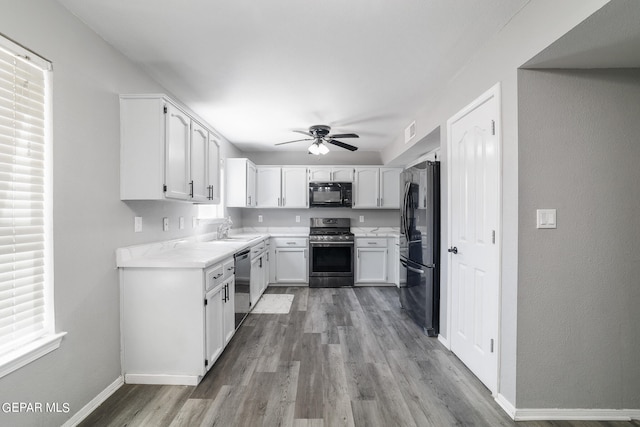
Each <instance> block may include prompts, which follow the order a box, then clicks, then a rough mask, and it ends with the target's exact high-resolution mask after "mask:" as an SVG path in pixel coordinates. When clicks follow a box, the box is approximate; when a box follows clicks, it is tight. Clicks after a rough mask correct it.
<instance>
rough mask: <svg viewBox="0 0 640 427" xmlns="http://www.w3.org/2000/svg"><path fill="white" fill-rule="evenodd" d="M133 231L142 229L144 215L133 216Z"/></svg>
mask: <svg viewBox="0 0 640 427" xmlns="http://www.w3.org/2000/svg"><path fill="white" fill-rule="evenodd" d="M133 231H134V232H135V233H140V232H141V231H142V217H141V216H136V217H134V218H133Z"/></svg>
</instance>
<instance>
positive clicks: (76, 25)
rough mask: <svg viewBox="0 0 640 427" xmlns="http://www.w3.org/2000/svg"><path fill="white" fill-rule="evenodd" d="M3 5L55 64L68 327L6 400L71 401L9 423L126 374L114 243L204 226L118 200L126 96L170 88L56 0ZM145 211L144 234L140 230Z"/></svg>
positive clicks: (183, 209) (189, 211) (60, 272)
mask: <svg viewBox="0 0 640 427" xmlns="http://www.w3.org/2000/svg"><path fill="white" fill-rule="evenodd" d="M0 10H1V11H2V13H0V31H2V33H3V34H4V35H6V36H7V37H9V38H11V39H13V40H15V41H17V42H19V43H20V44H22V45H24V46H26V47H27V48H29V49H31V50H33V51H35V52H37V53H38V54H40V55H42V56H44V57H46V58H48V59H49V60H51V61H52V62H53V69H54V71H53V144H54V149H53V162H54V190H53V191H54V195H53V203H54V206H53V215H54V245H55V249H54V251H55V252H54V261H55V264H54V271H55V314H56V327H57V330H58V331H66V332H68V334H67V336H65V337H64V339H63V340H62V345H61V347H60V348H59V349H57V350H56V351H54V352H52V353H50V354H48V355H46V356H45V357H43V358H40V359H38V360H37V361H35V362H33V363H31V364H29V365H27V366H25V367H23V368H21V369H19V370H17V371H15V372H13V373H11V374H9V375H8V376H5V377H3V378H1V379H0V402H59V403H60V404H62V403H68V404H69V405H70V413H68V414H58V415H56V414H44V413H36V414H15V415H10V414H5V413H4V412H1V411H0V425H3V426H5V425H11V426H23V425H24V426H34V425H60V424H62V423H64V421H65V420H66V419H68V418H69V417H71V416H72V415H73V414H74V413H75V412H77V411H78V410H80V409H81V408H82V407H83V406H84V405H85V404H87V403H88V402H89V401H90V400H91V399H93V398H94V397H96V396H97V395H98V394H99V393H100V392H102V391H103V390H104V389H105V388H106V387H107V386H108V385H109V384H111V383H113V382H114V381H115V380H116V379H117V378H118V376H119V375H120V331H119V322H120V319H119V290H118V272H117V270H116V269H115V254H114V251H115V249H116V248H118V247H121V246H127V245H132V244H137V243H142V242H150V241H160V240H166V239H170V238H176V237H182V236H187V235H192V234H195V233H199V232H201V231H205V228H202V229H198V230H193V229H192V228H191V217H192V216H193V215H195V214H196V208H195V207H193V206H192V205H188V204H177V203H166V202H130V203H124V202H121V201H120V200H119V177H118V174H119V105H118V94H119V93H144V92H154V93H157V92H163V89H162V87H160V86H159V85H157V84H156V83H154V82H153V81H152V80H151V79H150V78H149V77H148V76H147V75H146V74H144V73H143V72H141V71H140V70H139V69H137V68H136V67H134V66H133V65H131V63H130V62H129V61H128V60H127V59H125V58H124V57H123V56H122V55H121V54H120V53H118V52H116V51H115V50H113V49H112V48H111V47H110V46H108V45H107V44H106V43H105V42H104V41H103V40H102V39H101V38H100V37H98V36H97V35H96V34H95V33H93V32H91V31H89V30H88V29H87V28H86V27H85V26H84V25H83V24H81V23H80V22H79V21H78V20H77V19H76V18H75V17H73V16H72V15H70V14H69V13H68V12H67V11H66V10H64V9H63V8H62V7H60V6H59V5H58V3H57V2H55V1H50V0H29V1H14V0H0ZM222 151H223V153H234V150H233V149H232V147H229V146H227V145H226V144H223V146H222ZM236 154H237V153H236ZM136 215H142V216H143V232H142V233H137V234H134V233H133V217H134V216H136ZM163 216H168V217H170V221H171V226H172V230H171V231H169V232H166V233H165V232H162V231H161V224H162V221H161V218H162V217H163ZM179 216H184V217H185V219H186V221H185V222H186V228H185V230H178V229H177V218H178V217H179Z"/></svg>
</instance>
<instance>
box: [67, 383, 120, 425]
mask: <svg viewBox="0 0 640 427" xmlns="http://www.w3.org/2000/svg"><path fill="white" fill-rule="evenodd" d="M123 384H124V378H123V377H122V375H121V376H119V377H118V378H117V379H116V380H115V381H114V382H112V383H111V384H109V385H108V386H107V388H105V389H104V390H102V391H101V392H100V394H98V395H97V396H96V397H94V398H93V399H91V401H90V402H89V403H87V404H86V405H84V406H83V407H82V408H81V409H80V410H79V411H78V412H76V413H75V414H74V415H73V416H72V417H71V418H69V419H68V420H67V422H66V423H64V424H63V425H62V427H75V426H77V425H78V424H80V423H81V422H82V421H84V419H85V418H87V417H88V416H89V414H91V413H92V412H93V411H95V409H96V408H97V407H98V406H100V405H102V403H103V402H104V401H105V400H107V399H108V398H109V397H110V396H111V395H112V394H113V393H115V392H116V391H117V390H118V389H119V388H120V387H122V385H123Z"/></svg>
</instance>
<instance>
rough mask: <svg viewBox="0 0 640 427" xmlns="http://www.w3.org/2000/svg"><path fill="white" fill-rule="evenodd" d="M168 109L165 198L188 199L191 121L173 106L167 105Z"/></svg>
mask: <svg viewBox="0 0 640 427" xmlns="http://www.w3.org/2000/svg"><path fill="white" fill-rule="evenodd" d="M166 107H167V113H166V124H165V126H166V132H167V134H166V146H165V152H166V158H165V185H166V186H167V189H166V191H165V196H166V197H168V198H172V199H188V198H189V197H190V194H189V189H188V187H189V185H188V183H189V137H190V133H191V119H190V118H189V116H187V115H186V114H185V113H184V112H182V111H181V110H179V109H178V108H176V107H175V106H173V105H171V104H166Z"/></svg>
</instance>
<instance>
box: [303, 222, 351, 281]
mask: <svg viewBox="0 0 640 427" xmlns="http://www.w3.org/2000/svg"><path fill="white" fill-rule="evenodd" d="M310 223H311V224H310V230H309V252H310V256H309V287H312V288H336V287H341V286H353V276H354V275H353V270H354V259H353V256H354V238H353V233H352V232H351V219H350V218H311V221H310Z"/></svg>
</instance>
